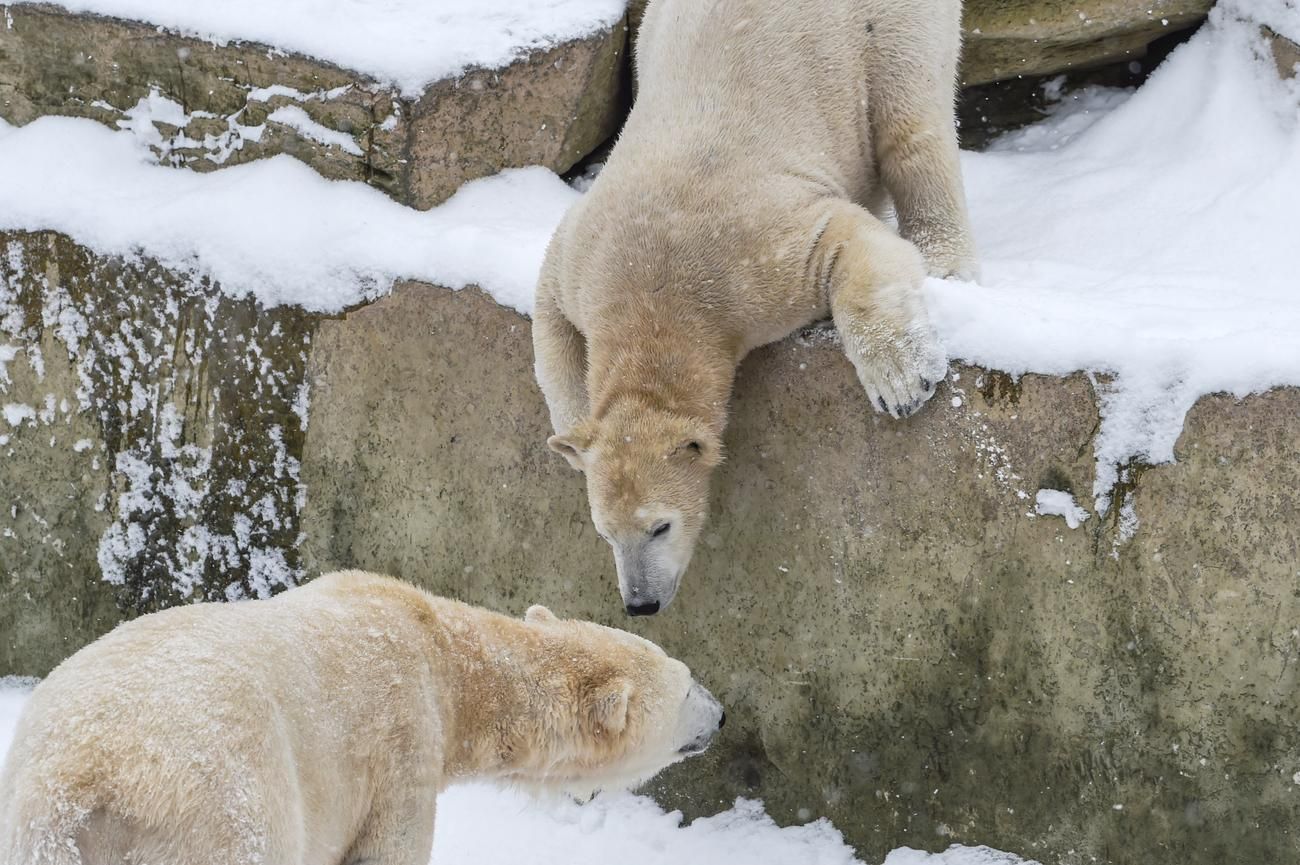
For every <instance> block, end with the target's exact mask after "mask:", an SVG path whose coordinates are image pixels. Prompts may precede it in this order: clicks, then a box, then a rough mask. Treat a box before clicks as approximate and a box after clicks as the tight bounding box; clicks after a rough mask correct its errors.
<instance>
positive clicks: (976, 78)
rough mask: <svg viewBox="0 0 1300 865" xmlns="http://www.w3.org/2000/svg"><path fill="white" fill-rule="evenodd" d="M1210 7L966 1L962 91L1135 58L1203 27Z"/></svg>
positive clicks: (1200, 1)
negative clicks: (1160, 42) (1181, 33)
mask: <svg viewBox="0 0 1300 865" xmlns="http://www.w3.org/2000/svg"><path fill="white" fill-rule="evenodd" d="M1213 5H1214V0H1152V2H1148V3H1133V2H1131V0H1083V2H1079V3H1061V2H1059V0H966V2H965V5H964V8H963V21H962V29H963V30H964V31H965V42H964V47H963V49H962V66H961V73H960V76H959V77H960V79H961V82H962V85H963V86H970V85H973V84H984V83H986V82H989V81H999V80H1003V79H1007V78H1016V77H1019V76H1022V75H1043V74H1047V73H1053V72H1065V71H1069V70H1073V69H1080V68H1087V67H1090V66H1098V65H1101V64H1104V63H1109V62H1113V61H1116V60H1125V59H1135V58H1137V57H1141V56H1142V54H1143V53H1144V52H1145V51H1146V47H1147V45H1149V44H1150V43H1151V42H1153V41H1155V40H1156V39H1159V38H1160V37H1162V36H1165V35H1167V34H1169V33H1173V32H1175V31H1177V30H1179V29H1182V28H1185V27H1189V26H1191V25H1193V24H1196V23H1197V22H1199V21H1200V20H1201V19H1203V18H1204V17H1205V15H1206V13H1208V12H1209V10H1210V7H1211V6H1213Z"/></svg>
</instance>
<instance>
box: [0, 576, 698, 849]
mask: <svg viewBox="0 0 1300 865" xmlns="http://www.w3.org/2000/svg"><path fill="white" fill-rule="evenodd" d="M722 717H723V716H722V709H721V707H720V706H719V705H718V703H717V701H716V700H714V699H713V697H712V695H710V694H709V692H708V691H706V690H704V688H702V687H701V686H699V685H698V684H696V683H695V682H694V681H693V680H692V679H691V674H690V671H689V670H687V669H686V667H685V666H684V665H683V664H682V663H681V662H680V661H676V660H673V659H672V658H670V657H668V656H667V655H665V654H664V653H663V651H662V650H660V649H659V648H658V647H657V646H655V645H654V644H653V643H650V642H647V641H645V640H643V639H641V638H639V637H635V636H633V635H631V634H627V633H625V632H623V631H617V630H614V629H611V628H605V627H602V626H600V625H595V624H591V623H588V622H576V621H560V620H558V619H556V617H555V616H553V615H552V614H551V613H550V611H548V610H547V609H545V608H544V607H533V608H532V609H530V610H529V611H528V614H527V615H526V617H525V619H524V620H522V621H521V620H518V619H511V618H508V617H506V616H501V615H497V614H495V613H490V612H487V611H485V610H480V609H476V608H474V607H469V606H466V605H464V604H460V603H456V602H454V601H448V600H444V599H441V598H435V597H433V596H432V595H429V594H427V593H425V592H423V591H420V590H419V589H416V588H414V587H412V586H409V585H406V584H404V583H401V582H398V581H397V580H393V579H389V578H387V577H379V576H375V575H372V574H365V573H360V572H343V573H337V574H331V575H328V576H324V577H321V578H320V579H318V580H316V581H315V582H313V583H311V584H310V585H307V586H304V587H302V588H298V589H294V590H292V591H289V592H286V593H284V594H283V595H280V596H279V597H277V598H274V599H271V600H266V601H246V602H239V603H233V604H196V605H194V606H189V607H180V608H176V609H172V610H168V611H166V612H162V613H155V614H153V615H149V616H144V617H143V618H140V619H137V620H135V621H134V622H131V623H129V624H125V625H122V626H120V627H119V628H117V629H116V630H114V631H113V632H112V633H110V634H109V635H108V636H106V637H103V638H102V639H100V640H98V641H97V642H95V643H93V644H92V645H90V646H88V647H87V648H85V649H83V650H81V651H80V652H78V653H77V654H75V655H73V656H72V657H71V658H70V659H68V660H67V661H65V662H64V663H63V664H62V665H60V666H59V667H58V669H56V670H55V671H54V672H53V673H51V674H50V676H49V678H48V679H46V680H45V681H44V682H43V683H41V685H39V686H38V687H37V688H36V691H35V693H34V694H33V695H32V698H31V702H30V703H29V704H28V706H27V709H26V711H25V712H24V714H23V717H22V719H21V720H20V721H19V725H18V730H17V734H16V736H15V739H14V744H13V747H12V749H11V751H10V754H9V758H8V761H7V763H6V766H5V769H4V773H3V775H0V862H3V863H5V865H19V863H21V865H123V863H138V865H290V863H293V865H298V863H313V862H321V863H325V862H328V863H341V865H356V863H382V865H428V862H429V851H430V848H431V846H432V842H433V819H434V805H435V801H436V799H437V795H438V792H439V791H440V790H442V789H443V788H445V787H446V786H448V785H449V784H451V783H452V782H454V781H457V780H460V779H467V778H474V777H496V778H505V779H508V780H510V781H512V782H516V783H521V784H524V785H527V786H533V787H539V788H542V789H548V790H564V791H568V792H576V793H583V792H585V793H590V792H591V791H592V790H593V789H597V788H610V787H621V786H628V785H631V784H634V783H637V782H639V781H641V780H644V779H646V778H648V777H650V776H651V775H653V774H655V773H656V772H658V771H659V770H660V769H662V768H664V767H665V766H667V765H669V764H671V763H674V762H676V761H678V760H681V759H682V758H683V757H686V756H690V755H691V754H695V753H699V752H700V751H703V750H704V748H705V747H707V745H708V744H709V742H710V741H711V740H712V738H713V737H714V735H715V734H716V733H717V730H718V728H719V727H720V726H721V725H722Z"/></svg>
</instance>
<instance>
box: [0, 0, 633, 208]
mask: <svg viewBox="0 0 1300 865" xmlns="http://www.w3.org/2000/svg"><path fill="white" fill-rule="evenodd" d="M5 8H6V13H5V14H6V24H5V26H0V118H3V119H4V120H6V121H8V122H9V123H13V124H18V125H22V124H26V123H28V122H30V121H32V120H34V119H36V118H38V117H42V116H45V115H71V116H77V117H89V118H92V119H94V120H98V121H100V122H102V123H105V124H107V125H110V126H119V125H122V124H123V123H133V122H135V121H134V120H133V118H134V117H137V116H140V115H141V114H145V115H146V116H144V118H143V123H145V124H148V125H150V126H153V127H154V128H155V129H156V135H152V134H151V135H150V137H152V138H155V139H156V140H155V141H154V150H155V152H156V153H157V154H158V155H159V156H160V158H162V159H164V160H165V161H168V162H171V163H173V164H176V165H184V166H187V167H190V168H193V169H196V170H200V171H206V170H213V169H217V168H220V167H221V166H223V165H235V164H239V163H242V162H247V161H249V160H252V159H259V158H262V157H266V156H270V155H274V154H277V153H287V154H290V155H292V156H295V157H297V158H298V159H301V160H302V161H304V162H306V163H307V164H309V165H311V166H312V167H313V168H315V169H316V170H317V171H318V172H320V173H321V174H322V175H324V176H325V177H328V178H331V179H339V180H360V181H364V182H366V183H369V184H371V185H372V186H374V187H376V188H378V189H381V190H383V191H384V192H386V193H387V194H389V195H390V196H392V197H393V198H395V199H397V200H398V201H400V202H402V203H404V204H409V205H411V206H413V207H417V208H420V209H427V208H429V207H432V206H434V205H436V204H438V203H440V202H442V201H443V200H445V199H446V198H448V197H449V196H450V195H451V194H452V193H453V192H455V191H456V189H457V188H458V187H459V186H460V185H461V184H463V183H465V182H467V181H469V180H473V179H475V178H479V177H485V176H488V175H491V174H496V173H497V172H499V171H501V170H502V169H504V168H511V167H520V166H525V165H543V166H546V167H548V168H550V169H552V170H554V171H557V172H563V171H566V170H568V169H569V168H570V167H572V166H573V165H574V164H575V163H576V162H578V161H579V160H580V159H582V158H583V157H584V156H586V155H587V154H588V153H589V152H591V151H592V150H593V149H594V148H595V147H596V146H597V145H599V144H600V143H601V142H603V141H605V140H606V139H608V138H609V137H610V136H611V135H612V134H613V133H614V132H615V131H616V130H617V128H618V126H619V124H620V123H621V121H622V117H623V114H624V111H625V108H626V101H627V95H626V93H625V89H626V85H625V75H624V67H623V63H624V56H625V53H626V52H625V43H626V39H627V28H626V26H625V23H624V22H623V21H619V22H618V23H616V24H615V25H613V26H611V27H608V28H605V29H604V30H601V31H600V32H598V33H596V34H595V35H593V36H591V37H588V38H585V39H578V40H574V41H570V42H566V43H563V44H560V45H558V46H556V47H554V48H551V49H549V50H544V51H537V52H534V53H533V54H531V55H529V56H527V57H525V58H523V59H521V60H518V61H516V62H514V63H511V64H510V65H508V66H506V67H505V68H502V69H471V70H469V71H468V72H466V73H464V74H463V75H460V76H457V77H455V78H453V79H447V80H442V81H437V82H434V83H433V84H431V85H430V86H429V87H428V88H427V89H426V90H425V92H424V93H423V95H421V96H419V97H418V98H406V97H404V96H403V95H402V94H401V93H400V92H399V91H398V90H397V89H395V88H394V87H393V86H391V85H385V84H382V83H380V82H377V81H375V80H374V79H372V78H369V77H367V76H365V75H362V74H360V73H357V72H353V71H350V70H347V69H342V68H339V67H337V66H333V65H330V64H329V63H326V62H323V61H320V60H316V59H313V58H310V57H304V56H302V55H295V54H285V53H284V52H281V51H278V50H276V49H275V48H273V47H269V46H266V45H258V44H254V43H248V42H245V43H233V42H232V43H229V44H225V45H219V44H214V43H210V42H206V41H203V40H200V39H193V38H188V37H185V36H180V35H175V34H172V33H169V32H166V31H164V30H162V29H161V28H158V27H156V26H152V25H149V24H145V23H139V22H130V21H121V20H117V19H113V18H105V17H99V16H92V15H79V14H71V13H68V12H66V11H63V10H62V9H59V8H57V7H53V6H45V5H26V4H23V5H15V6H7V7H5ZM151 99H152V106H153V109H154V110H153V111H152V116H147V114H148V113H147V112H144V111H142V109H141V108H140V107H138V106H141V105H144V106H145V107H148V106H149V105H150V100H151Z"/></svg>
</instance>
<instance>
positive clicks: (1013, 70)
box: [628, 0, 1214, 87]
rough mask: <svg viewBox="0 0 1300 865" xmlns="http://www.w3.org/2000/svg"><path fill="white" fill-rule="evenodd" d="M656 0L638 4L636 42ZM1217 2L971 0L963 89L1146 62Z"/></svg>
mask: <svg viewBox="0 0 1300 865" xmlns="http://www.w3.org/2000/svg"><path fill="white" fill-rule="evenodd" d="M647 3H648V0H631V2H630V3H629V4H628V20H629V24H630V27H631V31H632V35H633V40H634V41H635V37H636V32H637V29H638V28H639V26H640V23H641V17H642V16H643V15H644V14H645V7H646V5H647ZM1213 5H1214V0H1152V2H1148V3H1133V2H1130V0H1080V2H1077V3H1062V2H1060V0H964V3H963V20H962V30H963V31H964V36H963V48H962V66H961V72H960V75H959V76H958V77H959V78H960V80H961V84H962V86H963V87H969V86H972V85H976V84H987V83H989V82H992V81H1004V80H1007V79H1011V78H1019V77H1021V76H1026V75H1048V74H1053V73H1057V72H1068V71H1073V70H1078V69H1086V68H1089V67H1093V66H1100V65H1104V64H1107V63H1113V62H1116V61H1120V60H1133V59H1138V58H1140V57H1142V55H1143V54H1144V53H1145V52H1146V47H1147V46H1148V45H1150V44H1151V43H1152V42H1154V41H1156V40H1157V39H1160V38H1162V37H1164V36H1168V35H1169V34H1171V33H1175V32H1177V31H1178V30H1180V29H1183V28H1186V27H1189V26H1192V25H1194V24H1196V23H1198V22H1200V21H1201V20H1202V19H1203V18H1204V17H1205V16H1206V14H1207V13H1208V12H1209V10H1210V7H1211V6H1213Z"/></svg>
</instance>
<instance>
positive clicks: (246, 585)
mask: <svg viewBox="0 0 1300 865" xmlns="http://www.w3.org/2000/svg"><path fill="white" fill-rule="evenodd" d="M314 325H315V319H314V318H312V317H309V316H305V315H304V314H302V313H301V312H298V311H295V310H292V309H275V310H270V311H267V310H262V309H259V308H258V306H257V304H256V303H254V302H253V301H251V300H232V299H229V298H226V297H223V296H221V295H220V294H219V293H218V292H217V291H216V289H215V288H214V287H213V286H212V285H210V284H208V283H207V282H205V281H203V280H199V279H195V278H193V277H190V276H187V275H182V274H176V273H172V272H170V271H167V270H163V269H162V268H159V267H158V266H156V265H154V264H151V263H150V262H148V261H123V260H120V259H103V258H98V257H96V256H94V255H92V254H90V253H89V252H87V251H86V250H85V249H83V248H81V247H78V246H76V245H75V244H73V243H72V242H71V241H69V240H68V239H67V238H66V237H63V236H61V235H57V234H53V233H35V234H28V233H8V234H5V233H0V359H7V362H5V363H0V409H2V410H3V411H2V413H0V490H3V496H2V498H3V501H4V505H5V508H4V510H3V511H0V675H4V674H5V673H9V672H19V671H26V672H27V673H33V674H44V673H45V672H48V670H49V669H50V668H51V667H53V666H54V665H55V664H56V663H58V661H60V660H62V658H64V657H65V656H66V655H68V654H70V653H71V652H72V651H75V650H76V649H77V648H79V647H80V646H81V645H83V644H85V643H86V642H89V641H90V640H92V639H94V638H95V637H96V636H98V635H99V634H101V633H103V632H105V631H107V630H108V629H109V628H111V627H112V626H113V625H114V624H116V623H117V622H118V621H120V620H121V619H122V618H123V617H126V616H130V615H134V614H136V613H139V612H146V611H150V610H154V609H159V608H162V607H165V606H170V605H172V604H175V603H178V602H182V601H185V600H202V599H224V598H229V597H240V596H245V595H259V594H268V593H269V592H271V591H272V590H274V589H275V588H278V587H282V586H283V585H286V584H292V583H293V582H294V581H296V580H297V579H298V578H299V576H300V574H301V570H300V568H299V565H298V549H297V546H296V543H297V540H298V534H299V524H298V513H299V510H300V509H301V506H302V501H301V495H302V489H301V486H300V484H299V482H298V460H297V456H298V454H299V453H300V452H301V449H302V435H303V429H302V425H303V422H304V417H303V416H302V412H305V409H306V405H305V391H304V390H303V387H302V386H303V371H304V367H305V362H306V359H307V350H308V347H309V343H310V337H311V333H312V330H313V328H314Z"/></svg>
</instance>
